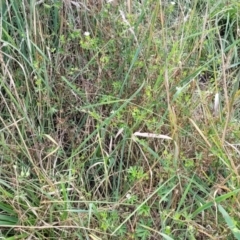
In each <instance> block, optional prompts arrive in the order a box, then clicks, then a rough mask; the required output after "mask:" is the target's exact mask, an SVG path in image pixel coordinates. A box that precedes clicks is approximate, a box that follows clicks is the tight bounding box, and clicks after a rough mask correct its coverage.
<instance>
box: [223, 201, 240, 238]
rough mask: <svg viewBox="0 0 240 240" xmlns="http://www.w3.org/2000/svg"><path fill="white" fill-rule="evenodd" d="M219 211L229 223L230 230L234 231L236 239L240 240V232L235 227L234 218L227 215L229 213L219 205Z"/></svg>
mask: <svg viewBox="0 0 240 240" xmlns="http://www.w3.org/2000/svg"><path fill="white" fill-rule="evenodd" d="M218 210H219V212H221V214H222V216H223V218H224V220H225V222H226V223H227V225H228V227H229V229H230V230H231V231H232V233H233V235H234V237H235V238H236V239H237V240H240V230H239V229H238V228H237V227H236V226H235V223H234V221H233V220H232V218H231V217H230V216H229V214H228V213H227V211H226V210H225V209H224V208H223V207H222V206H221V205H220V204H219V205H218Z"/></svg>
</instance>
